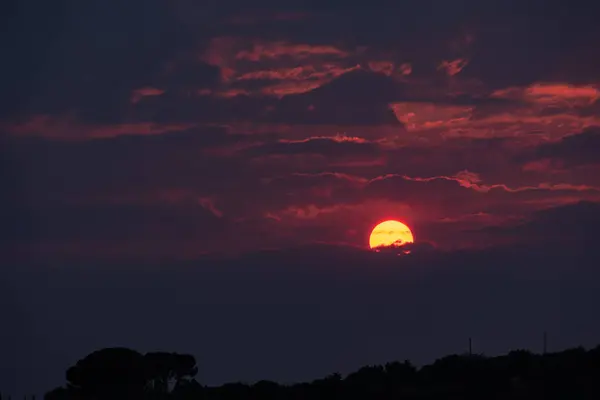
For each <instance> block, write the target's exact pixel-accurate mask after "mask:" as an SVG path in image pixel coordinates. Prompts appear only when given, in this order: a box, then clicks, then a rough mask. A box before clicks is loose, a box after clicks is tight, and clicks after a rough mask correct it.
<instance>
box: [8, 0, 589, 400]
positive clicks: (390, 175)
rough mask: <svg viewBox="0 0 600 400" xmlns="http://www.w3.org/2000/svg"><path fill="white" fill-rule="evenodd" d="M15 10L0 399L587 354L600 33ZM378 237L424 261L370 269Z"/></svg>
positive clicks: (62, 0)
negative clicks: (76, 378) (121, 382)
mask: <svg viewBox="0 0 600 400" xmlns="http://www.w3.org/2000/svg"><path fill="white" fill-rule="evenodd" d="M11 3H12V5H9V6H8V7H7V8H6V9H4V10H3V12H2V16H1V17H0V18H1V21H0V22H1V24H2V25H1V26H3V27H4V30H3V31H4V33H3V35H1V38H0V44H1V45H2V47H1V48H2V49H3V56H2V58H3V62H2V65H0V87H2V90H1V91H0V141H1V142H2V143H1V147H0V151H1V153H0V156H1V157H0V178H1V182H2V183H3V187H4V189H3V190H2V191H0V218H1V220H0V255H1V260H2V263H1V267H0V268H1V270H0V273H1V274H2V275H1V276H0V277H1V278H2V280H0V300H1V302H0V311H1V313H0V315H2V320H3V322H6V325H5V324H4V323H2V324H1V325H2V326H3V327H4V326H8V329H7V328H2V329H0V350H1V352H0V354H1V356H0V367H1V368H2V374H0V391H3V390H4V391H8V392H11V393H13V394H14V395H22V394H23V393H24V392H26V391H29V392H37V393H41V392H42V391H44V390H46V389H49V388H51V387H53V386H56V385H59V384H61V383H63V371H64V370H65V369H66V368H67V367H68V366H69V365H70V364H72V363H73V362H75V361H76V360H77V359H79V358H81V357H83V356H85V355H86V354H87V353H89V352H91V351H93V350H95V349H98V348H101V347H106V346H116V345H122V346H130V347H133V348H136V349H138V350H140V351H148V350H155V349H165V350H172V351H182V352H184V351H185V352H191V353H193V354H195V355H196V357H197V358H198V361H199V364H200V370H201V372H200V375H199V380H200V381H201V382H203V383H209V384H216V383H222V382H224V381H232V380H254V379H261V378H265V379H277V380H281V381H294V380H301V379H311V378H315V377H318V376H320V375H324V374H327V373H330V372H334V371H341V372H348V371H349V370H351V369H353V368H356V367H359V366H360V365H362V364H365V363H381V362H386V361H390V360H394V359H404V358H411V359H413V360H414V361H417V362H428V361H431V360H432V359H433V358H435V357H437V356H441V355H444V354H446V353H449V352H459V351H462V350H464V347H465V343H466V342H467V338H468V337H469V336H473V338H474V343H475V348H476V351H482V352H487V353H498V352H503V351H507V350H509V349H513V348H519V347H531V348H534V349H539V345H540V338H541V335H542V332H543V331H544V330H548V331H549V332H550V338H551V339H550V342H551V345H552V346H556V347H557V348H558V347H561V346H562V347H564V346H570V345H578V344H584V345H591V344H596V343H595V341H596V340H598V338H600V324H599V323H598V322H597V321H595V320H594V319H593V317H592V316H593V315H595V314H597V311H598V310H597V307H596V305H597V304H600V295H599V294H598V292H597V290H594V287H595V286H594V282H597V281H598V278H600V271H597V268H596V265H597V264H598V258H599V257H598V254H597V250H596V247H597V246H596V245H595V243H594V239H595V238H596V237H597V236H598V235H597V232H596V230H597V229H598V223H599V222H600V150H599V149H600V100H599V98H600V72H599V71H600V56H599V55H598V51H597V45H598V43H600V29H599V28H598V24H597V15H599V13H600V6H598V5H595V6H594V5H592V4H591V2H590V5H587V6H585V7H584V6H581V5H575V3H573V4H572V5H569V6H567V5H566V3H564V2H563V3H562V5H561V4H560V2H542V1H525V0H522V1H495V0H494V1H493V0H489V1H487V2H482V1H470V0H463V1H454V2H448V1H442V0H439V1H434V0H432V1H399V2H396V3H395V4H396V5H395V6H394V7H391V6H388V7H384V8H382V7H376V6H374V5H373V6H369V5H368V4H366V3H364V2H358V3H356V5H353V4H352V3H348V2H347V1H345V2H341V1H330V2H326V4H325V2H323V3H319V2H297V3H294V5H293V6H291V5H290V6H286V5H284V4H285V3H284V2H271V1H253V2H242V1H241V0H237V1H234V0H222V1H219V2H217V3H214V4H218V6H206V5H205V4H204V3H211V4H213V2H202V1H195V2H194V1H191V0H171V1H166V0H164V1H159V0H144V1H142V0H130V1H126V2H125V1H116V0H108V1H103V2H81V1H74V0H73V1H69V0H58V1H53V2H47V1H42V0H33V1H29V2H16V1H14V2H11ZM92 3H93V4H92ZM388 218H394V219H399V220H402V221H404V222H406V223H407V224H408V225H409V226H410V227H411V228H412V229H413V232H414V235H415V238H416V241H417V246H416V250H419V249H421V250H422V251H415V252H414V253H413V254H411V255H410V256H409V257H404V258H402V259H400V258H398V257H390V256H388V255H383V254H372V253H371V252H368V251H366V245H367V243H368V235H369V232H370V229H371V228H372V227H373V226H374V225H375V224H376V223H378V222H380V221H382V220H383V219H388ZM266 249H269V251H265V250H266ZM5 315H7V317H5ZM4 388H6V389H4Z"/></svg>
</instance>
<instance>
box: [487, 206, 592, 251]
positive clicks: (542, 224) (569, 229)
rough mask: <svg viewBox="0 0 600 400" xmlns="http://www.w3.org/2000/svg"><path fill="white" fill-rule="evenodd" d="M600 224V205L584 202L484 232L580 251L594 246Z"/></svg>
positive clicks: (537, 214) (537, 212) (538, 212)
mask: <svg viewBox="0 0 600 400" xmlns="http://www.w3.org/2000/svg"><path fill="white" fill-rule="evenodd" d="M599 223H600V203H598V202H590V201H581V202H576V203H571V204H567V205H563V206H559V207H552V208H547V209H542V210H539V211H535V212H534V213H533V214H532V215H531V216H529V217H528V218H527V219H526V220H525V221H522V222H521V223H519V224H515V225H512V226H505V227H490V228H486V229H485V230H484V231H485V232H487V233H490V234H492V235H500V236H503V237H508V238H512V240H518V241H519V242H525V243H545V244H547V245H549V244H551V243H552V244H554V245H555V246H558V247H560V246H570V247H573V246H574V247H575V248H579V247H580V246H588V245H591V246H593V245H594V242H595V241H596V236H595V234H594V232H595V231H596V229H597V226H598V224H599ZM517 238H518V239H517Z"/></svg>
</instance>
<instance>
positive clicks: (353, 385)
mask: <svg viewBox="0 0 600 400" xmlns="http://www.w3.org/2000/svg"><path fill="white" fill-rule="evenodd" d="M196 373H197V367H196V360H195V358H194V357H193V356H190V355H186V354H177V353H167V352H153V353H147V354H146V355H142V354H140V353H138V352H136V351H134V350H130V349H125V348H110V349H103V350H99V351H96V352H93V353H91V354H90V355H88V356H86V357H85V358H83V359H82V360H80V361H78V362H77V363H76V365H74V366H73V367H71V368H69V369H68V371H67V381H68V385H67V387H66V388H64V387H60V388H56V389H54V390H51V391H49V392H48V393H46V396H45V399H46V400H87V399H93V400H103V399H116V400H119V399H123V400H124V399H128V400H129V399H132V400H136V399H148V400H154V399H161V400H162V399H165V400H167V399H175V400H187V399H189V400H192V399H198V400H200V399H201V400H305V399H311V400H330V399H333V400H336V399H344V400H354V399H356V400H359V399H360V400H363V399H370V400H392V399H409V400H410V399H469V400H470V399H473V400H475V399H489V398H493V399H497V400H511V399H527V400H536V399H544V400H547V399H550V400H553V399H565V398H569V399H598V398H600V346H599V347H596V348H594V349H592V350H589V351H586V350H585V349H583V348H574V349H569V350H565V351H561V352H557V353H547V354H543V355H539V354H534V353H531V352H529V351H525V350H515V351H512V352H510V353H508V354H506V355H502V356H498V357H485V356H483V355H477V354H475V355H471V354H468V355H456V354H455V355H449V356H445V357H442V358H440V359H438V360H436V361H434V362H433V363H431V364H430V365H426V366H423V367H421V368H416V367H415V366H413V365H412V364H411V363H410V362H409V361H404V362H391V363H387V364H385V365H370V366H365V367H362V368H360V369H359V370H357V371H355V372H353V373H350V374H349V375H347V376H346V377H345V378H342V376H341V375H340V374H332V375H328V376H326V377H324V378H321V379H316V380H314V381H312V382H305V383H297V384H293V385H280V384H278V383H276V382H272V381H266V380H262V381H258V382H256V383H254V384H252V385H249V384H245V383H229V384H224V385H221V386H219V387H206V386H202V385H201V384H200V383H198V382H197V381H196V380H195V379H193V377H194V376H195V375H196ZM169 389H170V390H169Z"/></svg>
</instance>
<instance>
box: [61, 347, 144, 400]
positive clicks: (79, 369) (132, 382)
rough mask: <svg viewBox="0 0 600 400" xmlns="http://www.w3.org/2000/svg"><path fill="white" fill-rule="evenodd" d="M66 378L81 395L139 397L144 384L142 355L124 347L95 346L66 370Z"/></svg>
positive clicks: (71, 387) (93, 396) (88, 396)
mask: <svg viewBox="0 0 600 400" xmlns="http://www.w3.org/2000/svg"><path fill="white" fill-rule="evenodd" d="M67 382H68V384H67V385H68V388H69V389H70V390H71V391H72V392H74V393H76V394H78V395H79V396H81V397H84V398H97V399H115V398H131V399H134V398H139V397H140V396H141V395H142V393H143V390H144V387H145V385H146V373H145V366H144V357H143V356H142V355H141V354H140V353H138V352H137V351H135V350H131V349H127V348H120V347H116V348H107V349H102V350H98V351H95V352H93V353H91V354H90V355H88V356H87V357H85V358H83V359H82V360H79V361H78V362H77V363H76V364H75V365H74V366H72V367H71V368H69V369H68V370H67Z"/></svg>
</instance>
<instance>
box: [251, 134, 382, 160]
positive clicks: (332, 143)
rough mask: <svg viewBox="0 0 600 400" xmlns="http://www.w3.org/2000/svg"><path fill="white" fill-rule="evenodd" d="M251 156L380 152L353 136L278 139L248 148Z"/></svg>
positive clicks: (368, 154) (338, 155)
mask: <svg viewBox="0 0 600 400" xmlns="http://www.w3.org/2000/svg"><path fill="white" fill-rule="evenodd" d="M248 154H250V155H252V156H264V155H278V154H281V155H295V154H317V155H322V156H324V157H328V158H329V159H332V158H348V157H352V158H354V159H356V158H358V159H360V158H375V157H377V156H380V155H381V154H382V151H381V149H380V147H379V146H378V145H377V144H376V143H372V142H367V141H365V140H354V139H353V138H342V139H336V138H335V137H334V138H328V137H326V138H310V139H306V140H300V141H278V142H272V143H267V144H264V145H261V146H259V147H255V148H250V149H248Z"/></svg>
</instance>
